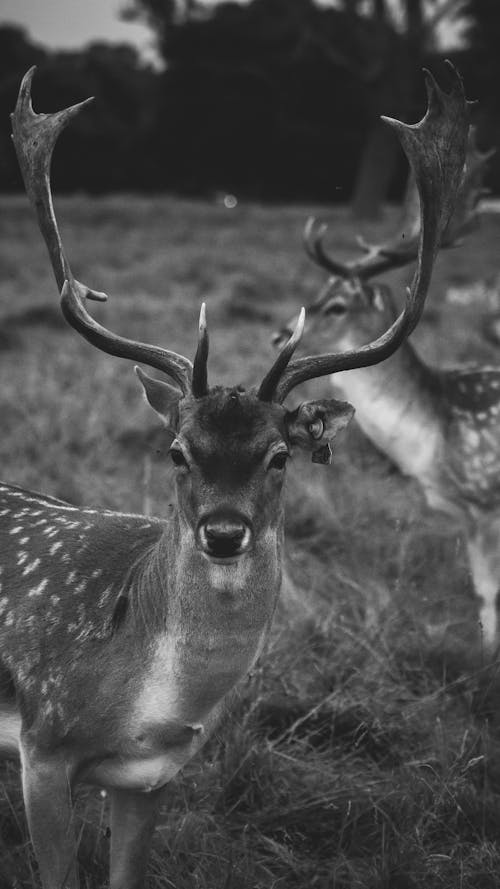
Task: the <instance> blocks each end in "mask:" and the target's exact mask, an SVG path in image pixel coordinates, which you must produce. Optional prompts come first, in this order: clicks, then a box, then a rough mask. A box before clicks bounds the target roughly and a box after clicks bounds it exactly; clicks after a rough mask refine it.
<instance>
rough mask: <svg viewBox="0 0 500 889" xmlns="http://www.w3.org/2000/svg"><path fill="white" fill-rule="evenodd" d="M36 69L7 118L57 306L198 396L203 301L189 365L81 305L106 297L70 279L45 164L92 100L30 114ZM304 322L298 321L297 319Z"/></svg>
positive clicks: (204, 335) (202, 388) (84, 331)
mask: <svg viewBox="0 0 500 889" xmlns="http://www.w3.org/2000/svg"><path fill="white" fill-rule="evenodd" d="M35 70H36V68H35V67H33V68H31V69H30V70H29V71H28V72H27V74H26V75H25V76H24V78H23V80H22V83H21V87H20V90H19V96H18V99H17V103H16V107H15V110H14V113H13V114H12V115H11V119H12V138H13V140H14V145H15V148H16V152H17V157H18V160H19V166H20V168H21V173H22V176H23V180H24V184H25V187H26V192H27V194H28V197H29V199H30V201H31V203H32V205H33V207H34V209H35V211H36V214H37V218H38V224H39V226H40V230H41V232H42V235H43V237H44V239H45V243H46V244H47V248H48V251H49V256H50V260H51V263H52V268H53V270H54V275H55V278H56V282H57V286H58V288H59V290H60V292H61V308H62V311H63V313H64V316H65V318H66V320H67V321H68V322H69V324H71V326H72V327H74V328H75V330H77V331H78V333H80V334H81V335H82V336H83V337H85V339H87V340H88V341H89V342H90V343H92V345H93V346H96V347H97V348H98V349H101V350H102V351H103V352H107V353H108V354H110V355H116V356H118V357H120V358H129V359H132V360H133V361H139V362H140V363H141V364H146V365H147V366H149V367H154V368H156V369H157V370H160V371H163V373H166V374H168V375H169V376H170V377H172V379H173V380H174V381H175V382H176V383H177V385H178V386H179V388H180V389H181V392H182V393H183V394H184V395H187V394H188V393H189V392H192V394H193V395H194V396H195V398H201V397H203V396H204V395H206V394H207V392H208V380H207V358H208V332H207V324H206V316H205V305H204V304H203V305H202V307H201V312H200V323H199V335H198V348H197V350H196V355H195V359H194V363H193V364H191V361H190V360H189V359H188V358H185V357H184V356H183V355H178V354H177V353H176V352H171V351H169V350H168V349H162V348H160V347H158V346H152V345H148V344H146V343H140V342H138V341H136V340H129V339H126V338H125V337H122V336H119V335H118V334H115V333H113V332H112V331H110V330H107V329H106V328H105V327H103V326H102V325H101V324H99V323H98V322H97V321H95V319H94V318H92V316H91V315H89V313H88V312H87V309H86V308H85V304H84V303H85V300H86V299H93V300H100V301H103V300H106V299H107V296H106V294H104V293H101V292H99V291H97V290H91V289H90V288H89V287H86V285H85V284H81V283H80V282H79V281H77V280H76V278H75V277H74V275H73V273H72V271H71V267H70V264H69V262H68V259H67V257H66V254H65V252H64V248H63V245H62V241H61V237H60V234H59V229H58V226H57V221H56V217H55V214H54V207H53V202H52V193H51V187H50V164H51V160H52V153H53V151H54V147H55V144H56V142H57V138H58V136H59V134H60V133H61V131H62V130H63V129H64V127H65V126H66V125H67V124H68V123H69V121H70V120H71V119H72V118H73V117H74V116H75V114H77V113H78V112H79V111H80V110H81V109H82V108H84V107H85V106H86V105H87V104H88V103H89V102H91V101H92V99H86V100H85V101H84V102H80V103H79V104H78V105H73V106H71V107H70V108H65V109H63V110H62V111H58V112H56V113H54V114H35V112H34V111H33V107H32V104H31V84H32V81H33V75H34V73H35ZM302 326H303V322H302ZM300 333H301V329H300V331H299V330H298V331H297V332H296V333H295V334H294V335H293V336H292V337H291V338H290V343H287V344H285V346H284V348H283V350H282V353H280V356H278V361H280V362H281V363H280V367H281V368H284V367H285V366H286V364H287V363H288V361H289V360H290V358H291V356H292V353H293V350H294V349H295V346H296V345H297V342H298V340H299V338H300Z"/></svg>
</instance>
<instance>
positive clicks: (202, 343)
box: [192, 303, 208, 398]
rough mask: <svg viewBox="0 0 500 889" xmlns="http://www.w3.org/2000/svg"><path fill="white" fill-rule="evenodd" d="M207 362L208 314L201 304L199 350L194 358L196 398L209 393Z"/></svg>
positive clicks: (193, 385) (193, 386)
mask: <svg viewBox="0 0 500 889" xmlns="http://www.w3.org/2000/svg"><path fill="white" fill-rule="evenodd" d="M207 360H208V330H207V314H206V306H205V303H202V304H201V309H200V324H199V333H198V348H197V349H196V355H195V357H194V364H193V383H192V389H193V395H194V397H195V398H201V397H202V396H203V395H206V394H207V392H208V376H207Z"/></svg>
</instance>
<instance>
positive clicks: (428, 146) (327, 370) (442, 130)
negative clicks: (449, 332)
mask: <svg viewBox="0 0 500 889" xmlns="http://www.w3.org/2000/svg"><path fill="white" fill-rule="evenodd" d="M448 67H449V71H450V77H451V89H450V91H449V92H448V93H445V92H444V91H443V90H442V89H441V88H440V87H439V86H438V85H437V83H436V81H435V80H434V78H433V77H432V75H431V74H430V73H429V72H428V71H424V74H425V78H426V87H427V101H428V107H427V112H426V114H425V116H424V118H423V119H422V120H421V121H420V123H417V124H413V125H409V124H404V123H401V121H398V120H393V119H391V118H383V120H385V122H386V123H388V124H389V125H390V126H392V127H394V129H395V130H396V132H397V134H398V136H399V139H400V141H401V144H402V146H403V149H404V151H405V154H406V156H407V158H408V161H409V163H410V166H411V168H412V170H413V173H414V176H415V181H416V184H417V189H418V194H419V197H420V225H419V230H418V234H417V238H418V249H417V253H418V263H417V268H416V271H415V274H414V277H413V281H412V284H411V287H409V288H408V290H407V296H406V304H405V308H404V310H403V312H402V313H401V314H400V315H399V317H398V318H397V319H396V321H395V322H394V324H392V326H391V327H390V328H389V329H388V330H387V331H386V332H385V333H384V334H382V336H380V337H378V338H377V339H376V340H374V341H373V342H371V343H368V344H367V345H365V346H362V347H361V348H359V349H355V350H350V351H347V352H342V353H333V354H326V355H317V356H309V357H304V358H299V359H297V360H295V361H293V362H291V363H290V364H289V365H288V367H287V368H286V370H284V372H283V374H282V375H281V378H280V379H279V381H278V382H277V383H276V389H275V392H274V394H273V397H274V398H275V399H276V400H278V401H283V400H284V399H285V398H286V395H287V394H288V393H289V392H290V391H291V390H292V389H293V388H294V387H295V386H297V385H299V383H302V382H305V381H306V380H309V379H313V378H315V377H319V376H323V375H325V374H333V373H336V372H338V371H342V370H350V369H352V368H355V367H367V366H369V365H371V364H377V363H378V362H380V361H384V360H385V359H386V358H388V357H389V356H390V355H392V354H393V352H395V350H396V349H397V348H398V346H399V345H400V344H401V343H402V342H403V340H404V339H405V338H406V337H407V336H409V335H410V333H411V332H412V330H413V329H414V328H415V326H416V324H417V323H418V320H419V318H420V316H421V313H422V310H423V306H424V302H425V297H426V295H427V290H428V287H429V284H430V279H431V274H432V268H433V264H434V259H435V256H436V253H437V251H438V249H439V246H440V243H441V240H442V237H443V232H444V231H445V229H446V226H447V225H448V222H449V219H450V217H451V214H452V212H453V208H454V201H455V198H456V194H457V191H458V188H459V186H460V183H461V181H462V176H463V170H464V163H465V156H466V145H467V136H468V129H469V126H468V109H467V105H468V103H467V101H466V99H465V95H464V90H463V85H462V81H461V78H460V76H459V74H458V73H457V71H456V70H455V68H454V67H453V66H452V65H451V64H450V63H449V62H448ZM318 243H319V244H321V242H320V241H319V242H318ZM374 249H375V248H374ZM387 261H388V260H387V258H386V257H385V256H383V255H381V256H377V257H376V258H375V257H374V258H373V260H372V265H374V264H375V262H377V263H382V262H383V263H385V262H387ZM392 265H393V263H392ZM330 270H332V269H330ZM332 271H333V273H334V274H341V272H339V268H338V267H337V265H335V269H333V270H332ZM353 274H354V273H353V272H352V270H349V277H353ZM268 376H269V375H268ZM267 385H268V383H267V378H266V380H264V382H263V384H262V386H261V392H262V389H263V388H264V389H265V388H266V386H267ZM266 395H268V392H267V391H266Z"/></svg>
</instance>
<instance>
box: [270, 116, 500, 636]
mask: <svg viewBox="0 0 500 889" xmlns="http://www.w3.org/2000/svg"><path fill="white" fill-rule="evenodd" d="M488 157H489V153H488V154H481V153H480V152H478V150H477V148H476V146H475V142H474V133H473V132H472V131H471V134H470V140H469V149H468V154H467V163H466V168H465V170H464V177H463V181H462V185H461V188H460V192H459V195H458V198H457V203H456V207H455V212H454V215H453V216H452V218H451V220H450V222H449V225H448V227H447V229H446V231H445V233H444V235H443V237H442V239H441V247H442V248H443V247H450V246H453V245H454V244H455V243H456V242H457V239H459V238H460V237H461V236H462V235H464V234H465V233H466V232H467V231H468V230H469V229H470V228H471V227H472V226H473V225H474V223H475V220H476V205H477V203H478V200H479V197H480V195H481V184H482V174H483V169H484V166H485V162H486V160H487V159H488ZM325 231H326V226H324V225H321V224H319V225H318V224H317V223H316V221H315V220H314V219H310V220H309V221H308V223H307V225H306V229H305V246H306V250H307V253H308V254H309V256H310V257H311V258H312V259H313V260H314V261H315V262H316V263H317V264H318V265H319V266H320V267H322V268H324V269H325V270H326V271H328V272H329V274H330V277H329V279H328V282H327V284H326V285H325V287H324V288H323V289H322V291H321V293H320V294H319V296H318V297H317V299H316V300H315V301H314V302H313V303H312V304H311V305H310V306H309V307H308V309H307V319H308V320H307V322H306V331H305V334H304V340H303V342H305V344H306V348H307V351H309V352H310V351H311V349H314V350H315V351H316V352H317V353H318V354H319V353H320V352H322V351H329V350H331V349H332V348H337V349H353V350H359V348H360V347H362V346H363V344H365V343H368V342H370V340H372V339H373V338H374V337H377V336H379V335H380V334H381V333H382V332H383V331H384V330H387V327H388V326H389V325H390V324H391V322H393V321H394V319H395V318H396V316H397V307H396V303H395V301H394V299H393V296H392V293H391V291H390V289H389V288H388V287H387V286H386V285H383V284H373V285H372V284H370V283H369V279H370V278H372V277H374V276H376V275H379V274H382V273H384V272H387V271H390V270H392V269H396V268H400V267H402V266H405V265H407V264H409V263H411V262H413V261H415V260H416V258H417V253H418V240H419V231H420V219H419V215H418V202H417V200H416V191H415V189H414V188H413V187H410V188H409V189H408V192H407V196H406V199H405V202H404V210H403V214H402V219H401V225H400V231H399V232H398V233H397V234H396V235H395V236H394V237H393V238H391V239H389V240H387V241H386V242H384V243H382V244H378V245H370V244H367V243H365V242H364V241H362V240H361V239H360V242H359V243H360V246H361V247H362V249H363V251H364V255H362V256H361V257H360V258H358V259H356V260H354V261H351V262H341V261H338V260H337V259H335V258H333V257H332V256H331V255H329V254H328V253H327V251H326V250H325V248H324V244H323V237H324V234H325ZM292 326H293V325H292V322H290V323H289V324H288V325H287V326H285V327H284V328H283V329H282V330H281V331H280V332H278V333H277V334H276V335H275V336H274V342H275V344H279V343H280V342H281V341H282V340H283V338H284V337H285V336H288V333H289V330H290V329H292ZM308 335H309V336H308ZM331 380H332V384H334V385H335V386H339V387H340V388H341V389H342V391H343V393H344V395H345V397H346V398H348V399H349V401H352V402H353V403H354V404H355V405H356V419H357V421H358V423H359V425H360V427H361V429H362V430H363V432H364V433H365V434H366V435H367V436H368V438H370V439H371V441H372V442H373V443H374V444H375V445H376V446H377V448H379V450H380V451H382V452H383V453H385V454H386V455H387V456H388V457H389V458H390V459H391V460H392V461H393V462H394V463H395V464H396V465H397V466H398V468H399V469H400V470H401V472H402V473H403V474H405V475H409V476H413V477H414V478H415V479H416V480H417V481H418V482H419V483H420V485H421V487H422V490H423V492H424V495H425V497H426V500H427V503H428V505H429V506H430V507H431V508H432V509H437V510H442V511H444V512H446V513H448V514H451V515H453V516H454V517H455V518H458V520H459V522H460V524H461V526H462V528H463V533H464V536H465V540H466V546H467V552H468V558H469V565H470V570H471V574H472V579H473V584H474V588H475V592H476V594H477V596H478V597H479V601H480V607H479V615H480V625H481V630H482V635H483V640H484V644H485V646H486V647H487V648H488V649H489V650H492V649H494V647H495V646H496V644H497V642H498V630H499V621H498V592H499V588H500V367H484V366H483V367H474V368H471V367H464V368H457V369H449V370H441V369H439V368H434V367H431V366H429V365H428V364H426V363H425V362H424V361H423V360H422V359H421V358H420V356H419V355H418V354H417V352H416V351H415V349H414V348H413V347H412V345H411V344H410V343H409V342H408V340H406V341H405V342H404V343H403V345H402V346H401V348H400V349H399V350H398V352H396V353H395V354H394V355H392V357H391V358H389V359H388V360H387V361H385V362H383V363H382V364H378V365H377V366H373V367H358V368H356V369H353V370H348V371H344V372H342V373H340V374H336V375H335V377H333V376H332V377H331Z"/></svg>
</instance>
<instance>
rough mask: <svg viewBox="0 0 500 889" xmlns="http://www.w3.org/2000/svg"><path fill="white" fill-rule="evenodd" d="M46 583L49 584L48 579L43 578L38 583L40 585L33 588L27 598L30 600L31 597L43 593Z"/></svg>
mask: <svg viewBox="0 0 500 889" xmlns="http://www.w3.org/2000/svg"><path fill="white" fill-rule="evenodd" d="M48 582H49V580H48V577H44V578H43V580H41V581H40V583H39V584H38V586H35V587H33V588H32V589H31V590H30V591H29V593H28V596H29V597H30V598H31V597H33V596H41V595H42V593H43V591H44V589H45V587H46V586H47V584H48Z"/></svg>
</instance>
